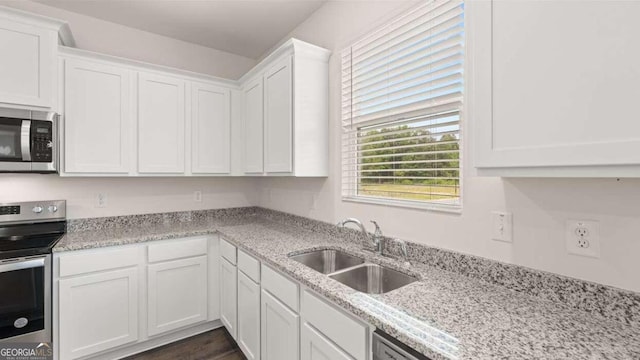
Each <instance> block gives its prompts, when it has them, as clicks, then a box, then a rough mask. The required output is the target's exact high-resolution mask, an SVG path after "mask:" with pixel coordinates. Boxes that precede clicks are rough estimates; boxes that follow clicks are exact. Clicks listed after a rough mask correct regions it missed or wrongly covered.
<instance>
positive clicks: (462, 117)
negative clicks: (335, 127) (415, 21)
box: [340, 0, 469, 214]
mask: <svg viewBox="0 0 640 360" xmlns="http://www.w3.org/2000/svg"><path fill="white" fill-rule="evenodd" d="M434 1H436V0H428V1H425V2H423V3H422V4H418V5H415V4H414V5H412V6H411V7H409V8H408V9H406V10H404V11H403V12H402V13H400V14H399V15H396V16H394V17H393V18H391V19H390V20H388V21H386V22H385V23H382V24H381V26H379V27H377V28H378V29H380V28H381V27H382V28H384V27H387V26H389V25H390V24H392V23H393V22H394V21H397V20H398V19H399V18H401V17H403V16H404V15H406V14H407V13H408V12H410V11H412V10H414V9H416V8H419V7H421V6H425V5H428V4H429V3H433V2H434ZM462 3H463V4H464V6H465V10H464V21H463V29H464V30H463V31H464V32H463V40H462V41H463V56H462V62H463V63H462V84H463V87H462V103H461V105H460V106H459V107H458V116H459V124H458V142H457V144H458V158H457V161H458V197H457V199H458V201H457V203H455V204H451V203H448V204H444V203H438V202H437V200H412V199H402V198H393V197H382V196H380V197H378V196H367V195H360V194H358V192H359V191H358V190H357V188H358V185H359V183H360V176H361V173H360V171H359V170H357V166H358V164H360V162H359V161H360V157H359V156H354V159H356V164H354V165H353V166H356V170H355V173H356V175H355V176H349V177H348V178H349V181H351V183H350V184H349V185H348V188H347V189H346V190H345V172H349V171H353V170H345V167H348V166H352V165H345V164H344V157H345V154H349V151H354V150H348V149H347V147H348V146H353V144H351V145H347V144H345V137H346V136H345V135H346V134H347V133H348V130H346V128H345V126H344V123H343V121H344V119H343V118H341V120H340V121H341V147H340V154H341V171H340V176H341V200H342V201H343V202H349V203H360V204H370V205H380V206H391V207H398V208H406V209H417V210H426V211H433V212H444V213H454V214H461V213H462V209H463V199H464V170H465V165H466V162H465V161H466V159H465V156H464V151H465V148H466V146H465V144H466V142H467V141H466V140H465V139H466V137H465V135H466V134H465V133H466V131H465V128H466V113H467V108H468V97H467V94H468V89H469V82H468V79H469V76H468V68H469V66H468V64H469V55H468V54H469V51H468V49H469V46H468V40H467V39H468V31H467V30H468V20H467V19H468V18H467V14H468V12H467V8H466V4H465V3H466V0H462ZM376 31H378V30H372V31H370V32H369V33H367V34H365V35H364V36H362V37H361V39H360V40H358V41H353V42H352V43H351V44H350V45H349V46H347V47H345V49H344V50H343V53H344V52H346V51H349V52H350V51H351V48H352V47H353V45H354V44H357V43H358V42H359V41H361V40H362V39H363V38H367V37H369V36H371V35H372V34H374V33H375V32H376ZM349 66H352V64H350V65H349ZM340 69H341V76H340V81H341V82H343V81H344V71H345V68H344V67H343V65H342V64H341V67H340ZM343 97H344V92H343V90H342V89H341V99H342V98H343ZM341 104H342V102H341ZM352 116H353V114H352ZM398 120H399V119H389V120H386V121H381V120H380V119H377V118H376V119H372V120H369V121H365V122H362V123H361V124H360V125H357V128H356V129H355V130H354V129H351V131H354V132H355V133H356V134H357V133H358V132H359V131H360V129H361V127H367V126H370V125H371V124H375V123H377V124H380V125H382V124H388V125H389V126H392V124H393V123H394V122H396V121H398ZM352 126H353V125H352ZM356 140H357V135H356ZM355 146H356V148H357V146H358V144H357V142H356V145H355ZM356 151H357V150H356ZM354 189H355V190H354Z"/></svg>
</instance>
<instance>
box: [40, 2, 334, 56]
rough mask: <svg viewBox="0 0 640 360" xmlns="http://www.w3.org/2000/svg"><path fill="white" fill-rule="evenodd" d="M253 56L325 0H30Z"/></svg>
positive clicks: (258, 53)
mask: <svg viewBox="0 0 640 360" xmlns="http://www.w3.org/2000/svg"><path fill="white" fill-rule="evenodd" d="M35 1H37V2H39V3H42V4H46V5H49V6H53V7H57V8H61V9H65V10H69V11H72V12H75V13H79V14H84V15H88V16H92V17H95V18H99V19H102V20H106V21H110V22H114V23H118V24H122V25H125V26H129V27H133V28H136V29H140V30H145V31H149V32H152V33H156V34H160V35H164V36H168V37H171V38H175V39H180V40H183V41H188V42H191V43H195V44H199V45H203V46H206V47H210V48H214V49H218V50H223V51H227V52H230V53H233V54H237V55H242V56H246V57H249V58H252V59H257V58H259V57H260V56H261V55H262V54H264V53H265V52H266V51H268V50H269V49H271V48H272V47H273V46H274V45H276V44H277V43H278V41H280V40H281V39H282V38H283V37H285V36H286V35H287V34H288V33H289V32H290V31H291V30H293V29H294V28H295V27H296V26H297V25H298V24H300V23H301V22H303V21H304V20H305V19H306V18H307V17H309V16H310V15H311V14H312V13H313V12H314V11H315V10H317V9H318V8H319V7H320V6H322V4H323V3H324V2H325V1H326V0H35Z"/></svg>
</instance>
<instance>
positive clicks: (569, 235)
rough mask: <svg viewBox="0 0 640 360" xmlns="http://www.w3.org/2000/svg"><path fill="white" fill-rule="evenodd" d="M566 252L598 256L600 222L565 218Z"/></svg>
mask: <svg viewBox="0 0 640 360" xmlns="http://www.w3.org/2000/svg"><path fill="white" fill-rule="evenodd" d="M565 240H566V246H567V252H569V254H573V255H580V256H587V257H593V258H599V257H600V223H599V222H598V221H594V220H567V223H566V230H565Z"/></svg>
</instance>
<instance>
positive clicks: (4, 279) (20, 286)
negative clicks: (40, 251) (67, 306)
mask: <svg viewBox="0 0 640 360" xmlns="http://www.w3.org/2000/svg"><path fill="white" fill-rule="evenodd" d="M50 264H51V255H45V256H39V257H29V258H22V259H19V260H13V259H12V260H4V261H2V262H0V288H1V289H2V292H1V293H0V342H1V341H12V342H13V341H19V342H50V341H51V333H50V330H49V329H50V328H51V318H50V316H51V273H50V269H51V265H50Z"/></svg>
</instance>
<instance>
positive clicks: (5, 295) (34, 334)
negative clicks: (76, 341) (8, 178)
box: [0, 200, 66, 342]
mask: <svg viewBox="0 0 640 360" xmlns="http://www.w3.org/2000/svg"><path fill="white" fill-rule="evenodd" d="M65 232H66V202H65V201H64V200H56V201H35V202H23V203H11V204H0V342H3V341H4V342H6V341H8V342H50V341H51V338H52V336H51V280H52V279H51V276H52V271H51V249H52V248H53V246H54V245H55V244H56V243H57V242H58V241H59V240H60V238H61V237H62V236H63V235H64V234H65Z"/></svg>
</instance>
